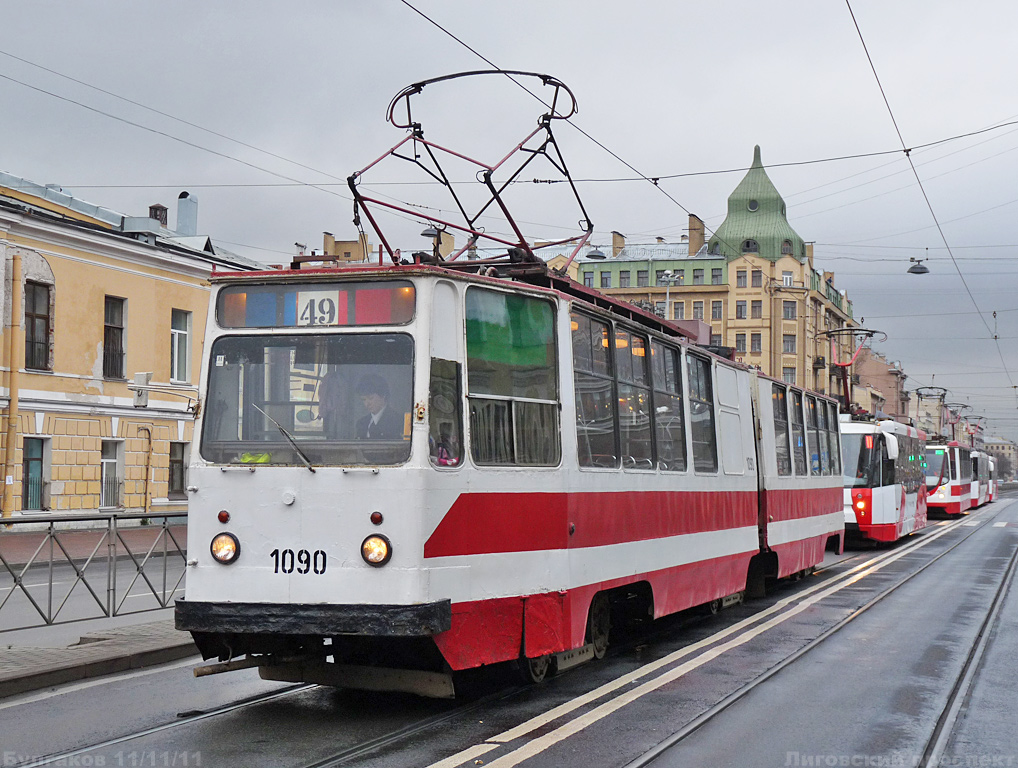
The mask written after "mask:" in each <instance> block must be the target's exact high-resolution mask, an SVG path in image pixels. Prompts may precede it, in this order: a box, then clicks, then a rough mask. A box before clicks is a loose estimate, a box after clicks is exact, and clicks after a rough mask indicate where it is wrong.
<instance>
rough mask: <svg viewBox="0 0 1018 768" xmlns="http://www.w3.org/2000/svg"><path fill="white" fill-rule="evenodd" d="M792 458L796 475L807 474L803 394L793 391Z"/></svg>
mask: <svg viewBox="0 0 1018 768" xmlns="http://www.w3.org/2000/svg"><path fill="white" fill-rule="evenodd" d="M792 457H793V458H794V460H795V474H797V475H799V476H804V475H805V474H806V429H805V425H804V424H803V422H802V392H796V391H795V390H792Z"/></svg>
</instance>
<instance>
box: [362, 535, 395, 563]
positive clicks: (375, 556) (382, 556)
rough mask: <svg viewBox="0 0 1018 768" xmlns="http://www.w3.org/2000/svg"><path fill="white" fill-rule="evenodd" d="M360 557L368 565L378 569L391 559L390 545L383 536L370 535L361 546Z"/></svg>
mask: <svg viewBox="0 0 1018 768" xmlns="http://www.w3.org/2000/svg"><path fill="white" fill-rule="evenodd" d="M361 557H363V558H364V562H365V563H367V564H368V565H373V566H374V567H376V568H378V567H379V566H382V565H385V564H386V563H387V562H389V558H391V557H392V544H390V543H389V540H388V539H387V538H385V537H384V536H380V535H379V534H377V533H376V534H372V535H371V536H368V537H367V538H366V539H364V541H363V543H362V544H361Z"/></svg>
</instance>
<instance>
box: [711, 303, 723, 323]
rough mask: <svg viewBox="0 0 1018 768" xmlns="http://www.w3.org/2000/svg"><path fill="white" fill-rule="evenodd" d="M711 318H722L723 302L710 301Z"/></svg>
mask: <svg viewBox="0 0 1018 768" xmlns="http://www.w3.org/2000/svg"><path fill="white" fill-rule="evenodd" d="M710 319H711V320H720V319H721V302H720V301H712V302H711V303H710Z"/></svg>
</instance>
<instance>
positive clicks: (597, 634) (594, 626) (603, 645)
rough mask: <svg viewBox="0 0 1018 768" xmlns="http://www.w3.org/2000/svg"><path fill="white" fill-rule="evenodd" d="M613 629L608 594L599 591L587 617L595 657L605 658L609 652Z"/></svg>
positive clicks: (588, 632) (588, 631)
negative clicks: (609, 635) (609, 636)
mask: <svg viewBox="0 0 1018 768" xmlns="http://www.w3.org/2000/svg"><path fill="white" fill-rule="evenodd" d="M610 631H611V603H610V602H609V601H608V595H607V594H605V593H604V592H598V593H597V594H596V595H594V599H593V600H592V601H591V603H590V615H589V616H588V617H587V636H588V637H589V638H590V643H591V645H593V646H594V658H595V659H603V658H604V655H605V654H606V653H607V652H608V634H609V632H610Z"/></svg>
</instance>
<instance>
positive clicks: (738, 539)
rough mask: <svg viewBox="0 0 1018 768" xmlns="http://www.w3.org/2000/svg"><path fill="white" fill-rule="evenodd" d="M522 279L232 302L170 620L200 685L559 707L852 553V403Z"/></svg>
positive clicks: (200, 436)
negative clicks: (676, 639)
mask: <svg viewBox="0 0 1018 768" xmlns="http://www.w3.org/2000/svg"><path fill="white" fill-rule="evenodd" d="M463 266H464V267H467V265H463ZM518 266H519V265H512V264H509V263H508V261H506V262H505V263H504V264H495V265H483V269H484V271H485V272H486V273H487V274H484V275H482V274H476V273H471V272H469V271H468V270H469V268H464V269H455V268H452V267H446V266H424V265H421V264H412V265H398V264H397V265H393V266H384V267H383V266H377V267H371V266H367V267H361V268H348V269H342V270H336V269H319V270H306V269H305V270H299V269H298V270H290V271H282V272H280V271H272V272H261V273H235V274H228V275H226V274H220V275H214V276H213V278H212V297H211V301H212V310H211V311H210V313H209V319H208V325H207V329H206V334H205V353H204V360H203V373H202V381H201V385H200V398H201V405H202V408H201V415H200V417H199V419H198V423H197V425H196V429H195V444H194V447H193V449H192V452H191V457H192V458H191V463H190V466H189V492H190V504H189V520H188V552H189V556H190V557H191V558H192V559H191V560H190V561H189V562H188V568H187V578H186V594H185V598H184V599H183V600H181V601H179V602H178V603H177V607H176V625H177V627H178V628H180V629H183V630H188V631H190V632H191V633H192V635H193V637H194V639H195V642H196V643H197V645H198V648H199V650H200V651H201V653H202V655H203V657H204V658H205V659H218V661H219V663H218V664H212V665H209V666H208V667H206V668H204V671H205V672H209V673H211V672H220V671H228V670H230V669H235V668H238V667H244V666H257V667H259V669H260V673H261V675H262V676H263V677H265V678H269V679H275V680H300V681H311V682H320V683H326V684H334V685H341V686H348V687H357V688H371V689H396V690H409V691H415V692H419V693H423V694H426V695H432V696H451V695H454V692H455V674H456V673H457V672H459V671H462V670H467V669H471V668H475V667H479V666H481V665H487V664H493V663H498V662H505V661H517V662H519V663H520V665H521V667H522V668H523V669H524V670H525V671H526V672H527V673H528V674H529V675H530V676H531V678H533V679H540V678H541V677H543V676H544V674H546V673H547V672H548V671H549V670H550V669H554V668H555V666H556V665H557V666H558V667H559V668H564V667H566V666H569V665H572V664H575V663H578V662H579V661H583V660H586V659H589V658H591V657H600V656H601V655H603V654H604V652H605V648H606V646H607V643H608V640H609V631H610V627H611V622H612V614H613V611H614V610H616V609H617V607H618V606H619V605H621V604H625V605H626V606H628V607H630V608H632V607H633V606H634V605H636V606H639V610H640V612H642V614H643V615H644V616H651V617H659V616H663V615H666V614H670V613H673V612H676V611H680V610H683V609H685V608H689V607H692V606H697V605H702V604H711V605H713V606H714V607H717V606H720V605H721V604H722V603H723V602H726V601H727V602H730V601H733V600H737V599H739V598H740V596H741V595H742V594H743V593H745V592H746V590H747V589H749V590H758V589H760V588H761V587H762V585H763V583H764V580H765V579H767V578H773V577H784V576H789V575H793V574H803V573H808V572H809V571H810V570H811V569H813V568H814V567H815V566H816V565H817V564H818V563H820V562H821V560H822V559H823V556H824V550H825V547H827V546H828V545H832V546H834V547H836V548H838V547H840V546H841V542H842V538H843V529H844V523H843V513H842V479H841V475H842V472H841V450H840V446H839V436H838V428H837V423H838V422H837V406H836V403H835V402H834V401H833V400H831V399H830V398H827V397H824V396H822V395H818V394H814V393H811V392H808V391H804V390H802V389H800V388H797V387H794V386H790V385H787V384H784V383H782V382H779V381H775V380H772V379H769V378H766V377H764V376H762V375H760V374H758V373H756V372H754V371H752V370H750V369H747V368H746V367H744V366H741V365H738V364H736V363H733V362H730V361H728V360H725V359H722V358H720V357H718V356H716V355H714V354H711V353H709V352H707V351H705V350H703V349H701V348H698V347H696V346H695V345H693V344H690V343H689V342H688V341H687V339H685V338H684V337H683V336H682V333H681V332H680V330H679V328H677V327H676V326H674V325H672V324H670V323H668V322H665V321H662V320H660V319H658V318H657V317H656V316H654V315H651V314H648V313H644V312H643V311H642V310H639V309H637V308H636V307H634V306H632V305H628V304H623V303H616V302H614V301H612V300H610V299H608V298H607V297H604V296H602V295H600V294H597V293H595V292H593V291H588V290H587V289H584V288H583V287H582V286H579V285H578V284H577V283H575V282H573V281H570V280H568V279H566V278H560V277H557V276H555V275H553V274H551V273H547V272H541V271H540V270H536V272H537V274H535V270H534V269H533V267H532V265H528V268H529V273H528V274H527V275H526V276H521V273H517V272H514V270H515V269H516V268H517V267H518ZM474 270H475V272H476V271H479V270H478V269H477V268H476V267H475V268H474Z"/></svg>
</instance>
